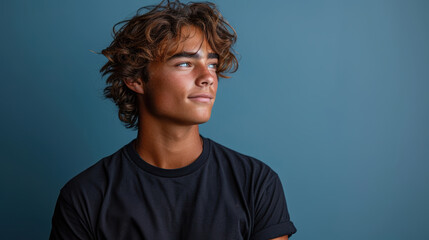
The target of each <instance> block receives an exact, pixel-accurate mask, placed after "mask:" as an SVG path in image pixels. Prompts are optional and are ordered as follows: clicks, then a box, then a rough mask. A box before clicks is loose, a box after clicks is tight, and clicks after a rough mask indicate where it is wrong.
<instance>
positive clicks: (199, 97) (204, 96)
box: [188, 93, 214, 103]
mask: <svg viewBox="0 0 429 240" xmlns="http://www.w3.org/2000/svg"><path fill="white" fill-rule="evenodd" d="M188 98H189V99H190V100H192V101H196V102H203V103H208V102H211V100H212V99H213V98H214V97H213V95H211V94H209V93H197V94H191V95H190V96H189V97H188Z"/></svg>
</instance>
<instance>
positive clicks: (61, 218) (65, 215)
mask: <svg viewBox="0 0 429 240" xmlns="http://www.w3.org/2000/svg"><path fill="white" fill-rule="evenodd" d="M49 239H50V240H56V239H67V240H68V239H85V240H86V239H92V237H91V234H90V231H89V229H88V227H87V225H86V224H85V223H84V221H83V220H82V217H81V216H79V214H78V212H77V210H76V208H74V207H73V206H72V205H71V204H69V203H68V202H67V200H66V199H65V196H64V195H63V193H60V195H59V197H58V200H57V204H56V206H55V211H54V215H53V217H52V229H51V234H50V237H49Z"/></svg>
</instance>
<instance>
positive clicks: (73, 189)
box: [61, 145, 127, 198]
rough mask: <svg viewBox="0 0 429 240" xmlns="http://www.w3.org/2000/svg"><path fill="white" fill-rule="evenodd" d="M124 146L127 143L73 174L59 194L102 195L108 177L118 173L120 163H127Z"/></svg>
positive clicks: (69, 195)
mask: <svg viewBox="0 0 429 240" xmlns="http://www.w3.org/2000/svg"><path fill="white" fill-rule="evenodd" d="M126 147H127V145H125V146H123V147H122V148H120V149H119V150H117V151H116V152H115V153H113V154H111V155H109V156H106V157H104V158H102V159H100V160H98V161H97V162H96V163H95V164H93V165H92V166H90V167H88V168H87V169H85V170H84V171H82V172H80V173H79V174H77V175H76V176H74V177H73V178H72V179H70V180H69V181H68V182H67V183H66V184H65V185H64V187H63V188H62V189H61V194H62V195H64V196H65V197H67V198H72V197H73V196H80V195H85V196H87V195H96V194H98V195H103V194H104V191H105V189H106V186H107V185H108V184H109V181H110V179H112V177H114V176H115V175H117V174H119V173H118V171H119V170H120V169H121V165H124V164H127V163H126V162H127V161H126V158H127V157H126V154H127V153H126V150H125V148H126Z"/></svg>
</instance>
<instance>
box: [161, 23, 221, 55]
mask: <svg viewBox="0 0 429 240" xmlns="http://www.w3.org/2000/svg"><path fill="white" fill-rule="evenodd" d="M166 47H167V48H168V51H167V53H166V56H165V57H166V59H171V58H176V57H192V58H200V57H206V56H207V58H219V55H218V54H217V53H216V52H215V51H213V49H212V47H211V46H210V44H209V43H208V42H207V39H206V37H205V35H204V33H203V32H202V31H201V29H199V28H197V27H194V26H184V27H182V30H181V33H180V35H179V36H178V37H177V38H176V40H173V41H170V43H168V46H166ZM204 55H206V56H204Z"/></svg>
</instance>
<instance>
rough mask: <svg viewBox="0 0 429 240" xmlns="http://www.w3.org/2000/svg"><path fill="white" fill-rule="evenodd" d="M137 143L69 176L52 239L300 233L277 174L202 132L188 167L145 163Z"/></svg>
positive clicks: (187, 239)
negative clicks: (200, 148) (199, 150)
mask: <svg viewBox="0 0 429 240" xmlns="http://www.w3.org/2000/svg"><path fill="white" fill-rule="evenodd" d="M134 141H135V140H133V141H132V142H130V143H129V144H127V145H125V146H124V147H123V148H121V149H120V150H119V151H117V152H116V153H114V154H113V155H111V156H109V157H106V158H104V159H102V160H100V161H99V162H97V163H96V164H95V165H93V166H92V167H90V168H88V169H87V170H85V171H84V172H82V173H81V174H79V175H77V176H76V177H74V178H73V179H72V180H70V181H69V182H68V183H67V184H66V185H65V186H64V187H63V188H62V189H61V192H60V195H59V197H58V200H57V205H56V208H55V212H54V215H53V218H52V230H51V236H50V239H113V240H120V239H127V240H132V239H139V240H141V239H147V240H153V239H160V240H175V239H184V240H190V239H196V240H201V239H205V240H209V239H216V240H218V239H228V240H229V239H231V240H233V239H234V240H235V239H254V240H259V239H261V240H262V239H263V240H266V239H270V238H275V237H280V236H283V235H291V234H293V233H295V232H296V229H295V227H294V225H293V223H292V222H291V221H290V219H289V213H288V210H287V206H286V200H285V196H284V193H283V188H282V185H281V182H280V180H279V177H278V176H277V174H276V173H275V172H274V171H273V170H271V169H270V168H269V167H268V166H267V165H265V164H264V163H262V162H261V161H259V160H256V159H254V158H252V157H249V156H245V155H242V154H240V153H237V152H235V151H233V150H231V149H228V148H226V147H224V146H222V145H220V144H218V143H216V142H214V141H212V140H210V139H208V138H203V151H202V153H201V155H200V156H199V157H198V159H196V160H195V161H194V162H192V163H191V164H190V165H188V166H186V167H183V168H179V169H162V168H158V167H155V166H153V165H150V164H148V163H147V162H145V161H143V160H142V159H141V158H140V156H139V155H138V154H137V152H136V151H135V149H134Z"/></svg>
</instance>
